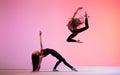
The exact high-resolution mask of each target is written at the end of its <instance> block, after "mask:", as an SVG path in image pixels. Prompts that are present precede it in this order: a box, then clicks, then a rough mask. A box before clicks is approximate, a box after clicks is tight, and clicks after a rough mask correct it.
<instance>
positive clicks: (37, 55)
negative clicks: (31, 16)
mask: <svg viewBox="0 0 120 75" xmlns="http://www.w3.org/2000/svg"><path fill="white" fill-rule="evenodd" d="M41 34H42V32H40V46H41V49H40V51H38V50H35V51H33V52H32V66H33V72H36V71H39V69H40V66H41V62H42V59H43V58H44V57H46V56H47V55H49V54H51V55H52V56H53V57H56V58H57V59H58V62H57V63H56V64H55V66H54V68H53V71H55V72H56V71H58V70H57V69H56V68H57V67H58V65H59V64H60V63H61V62H63V63H64V64H65V65H66V66H67V67H69V68H70V69H71V70H73V71H76V72H77V70H76V69H75V68H74V67H73V66H71V65H70V64H69V63H68V62H67V61H66V60H65V59H64V58H63V57H62V56H61V55H60V54H59V53H58V52H57V51H55V50H53V49H49V48H46V49H43V48H42V40H41Z"/></svg>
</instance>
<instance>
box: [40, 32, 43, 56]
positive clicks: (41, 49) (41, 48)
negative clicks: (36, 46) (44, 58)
mask: <svg viewBox="0 0 120 75" xmlns="http://www.w3.org/2000/svg"><path fill="white" fill-rule="evenodd" d="M39 35H40V53H41V55H43V45H42V37H41V36H42V32H41V31H40V33H39Z"/></svg>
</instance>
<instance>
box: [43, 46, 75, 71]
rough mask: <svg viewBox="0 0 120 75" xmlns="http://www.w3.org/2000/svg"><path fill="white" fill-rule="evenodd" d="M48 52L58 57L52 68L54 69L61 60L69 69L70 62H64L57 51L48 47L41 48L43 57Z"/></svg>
mask: <svg viewBox="0 0 120 75" xmlns="http://www.w3.org/2000/svg"><path fill="white" fill-rule="evenodd" d="M49 54H51V55H52V56H54V57H56V58H57V59H58V62H57V63H56V64H55V66H54V68H53V69H56V68H57V66H58V65H59V64H60V63H61V62H63V63H64V64H65V65H66V66H68V67H69V68H70V69H72V68H73V67H72V66H71V65H70V64H68V63H67V62H66V60H65V59H64V58H63V57H62V56H61V55H60V54H59V53H58V52H57V51H55V50H53V49H49V48H46V49H44V50H43V55H44V57H46V56H47V55H49Z"/></svg>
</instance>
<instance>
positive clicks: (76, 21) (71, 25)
mask: <svg viewBox="0 0 120 75" xmlns="http://www.w3.org/2000/svg"><path fill="white" fill-rule="evenodd" d="M80 9H82V7H80V8H78V9H77V10H76V12H75V13H74V15H73V17H72V18H71V20H70V21H69V22H68V24H67V26H68V29H69V30H70V31H71V32H72V34H71V35H70V36H69V37H68V38H67V42H78V43H82V42H81V41H80V40H75V39H73V38H74V37H75V36H76V35H77V34H78V33H80V32H83V31H85V30H87V29H88V28H89V25H88V14H87V12H85V27H82V28H79V29H78V26H80V25H81V24H83V23H84V17H81V18H75V16H76V14H77V12H78V11H79V10H80Z"/></svg>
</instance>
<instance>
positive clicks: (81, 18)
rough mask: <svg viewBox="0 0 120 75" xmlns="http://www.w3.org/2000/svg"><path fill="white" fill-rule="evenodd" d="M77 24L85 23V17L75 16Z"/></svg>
mask: <svg viewBox="0 0 120 75" xmlns="http://www.w3.org/2000/svg"><path fill="white" fill-rule="evenodd" d="M75 22H76V24H83V23H84V17H83V16H80V17H79V18H75Z"/></svg>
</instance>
